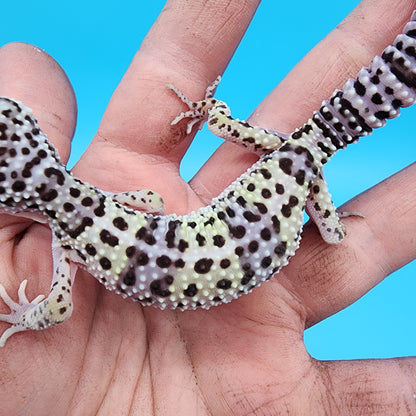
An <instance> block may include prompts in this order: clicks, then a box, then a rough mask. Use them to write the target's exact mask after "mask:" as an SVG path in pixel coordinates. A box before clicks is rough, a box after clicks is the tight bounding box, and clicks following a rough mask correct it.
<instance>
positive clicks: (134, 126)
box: [78, 0, 259, 167]
mask: <svg viewBox="0 0 416 416" xmlns="http://www.w3.org/2000/svg"><path fill="white" fill-rule="evenodd" d="M258 3H259V1H258V0H250V1H248V2H244V3H243V4H242V3H241V2H239V1H237V0H232V1H229V2H227V3H226V4H225V3H222V2H218V1H216V0H210V1H205V0H198V1H194V2H192V3H190V2H188V1H184V0H170V1H168V2H167V3H166V6H165V8H164V9H163V11H162V13H161V14H160V16H159V18H158V19H157V21H156V22H155V24H154V25H153V27H152V29H151V30H150V32H149V33H148V35H147V36H146V38H145V39H144V41H143V43H142V45H141V47H140V50H139V51H138V52H137V54H136V55H135V57H134V58H133V61H132V63H131V65H130V67H129V69H128V71H127V72H126V74H125V75H124V77H123V79H122V81H121V82H120V84H119V86H118V87H117V89H116V91H115V92H114V95H113V97H112V99H111V101H110V103H109V106H108V108H107V111H106V113H105V115H104V117H103V120H102V123H101V125H100V128H99V131H98V134H97V136H96V137H95V138H94V140H93V143H92V144H91V146H90V147H89V148H88V149H87V151H86V153H85V154H84V155H83V157H82V159H81V162H80V164H79V166H78V167H82V166H83V165H85V166H91V163H92V164H94V165H96V164H97V163H98V164H99V165H100V166H105V165H106V164H107V163H108V158H107V156H106V153H105V152H103V151H102V149H103V147H108V146H110V147H117V148H118V149H120V148H121V149H126V150H128V151H129V152H136V153H140V154H142V155H143V154H150V155H153V156H162V157H165V155H168V157H169V159H170V160H173V161H174V162H175V163H176V164H177V165H178V166H179V162H180V160H181V158H182V156H183V154H184V153H185V151H186V149H187V147H188V145H189V143H190V139H191V138H190V137H186V136H185V134H184V132H183V131H180V130H178V129H176V128H175V129H172V128H171V127H170V122H171V121H172V120H173V119H174V117H175V116H176V115H177V114H179V113H180V112H181V111H182V110H183V106H182V104H181V103H180V101H179V100H177V98H176V97H174V96H173V94H172V93H171V92H170V91H169V90H168V89H167V88H166V84H168V83H170V84H174V85H176V86H177V87H179V88H185V86H186V93H187V94H189V96H191V97H196V98H198V97H201V96H203V92H204V91H205V88H206V87H207V85H208V84H209V83H210V82H211V81H212V80H213V79H215V77H216V76H217V75H218V74H219V73H222V72H223V70H224V68H225V67H226V65H227V63H228V61H229V60H230V58H231V56H232V54H233V53H234V51H235V49H236V47H237V45H238V43H239V41H240V39H241V37H242V36H243V34H244V32H245V30H246V28H247V26H248V24H249V22H250V20H251V18H252V16H253V14H254V12H255V10H256V8H257V6H258ZM173 131H175V134H176V136H175V137H172V132H173ZM97 153H100V154H101V155H103V157H102V158H100V160H99V162H97V160H98V159H97Z"/></svg>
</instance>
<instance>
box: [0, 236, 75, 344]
mask: <svg viewBox="0 0 416 416" xmlns="http://www.w3.org/2000/svg"><path fill="white" fill-rule="evenodd" d="M52 256H53V277H52V283H51V289H50V292H49V295H48V297H47V298H46V299H44V296H43V295H39V296H37V297H36V298H35V299H34V300H32V301H31V302H30V301H29V300H28V299H27V297H26V294H25V289H26V284H27V280H24V281H23V282H22V283H21V284H20V287H19V290H18V298H19V299H18V302H15V301H13V300H12V299H11V298H10V296H9V295H8V294H7V291H6V290H5V288H4V287H3V286H2V285H0V298H1V299H3V301H4V302H5V303H6V305H7V306H8V307H9V308H10V311H11V312H10V314H0V321H2V322H7V323H9V324H11V327H10V328H8V329H6V331H4V332H3V334H2V336H1V337H0V347H4V345H5V343H6V341H7V339H8V338H10V337H11V336H12V335H13V334H16V333H17V332H22V331H26V330H28V329H32V330H40V329H45V328H49V327H52V326H55V325H58V324H60V323H62V322H64V321H65V320H66V319H68V318H69V317H70V316H71V314H72V307H73V306H72V282H73V280H74V276H75V272H76V270H77V267H76V266H75V264H74V263H72V262H71V260H70V258H69V256H68V252H67V250H64V249H63V248H62V247H60V246H59V245H58V244H57V240H56V238H55V237H54V240H53V243H52Z"/></svg>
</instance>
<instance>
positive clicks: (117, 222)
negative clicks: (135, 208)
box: [113, 217, 129, 231]
mask: <svg viewBox="0 0 416 416" xmlns="http://www.w3.org/2000/svg"><path fill="white" fill-rule="evenodd" d="M113 224H114V226H115V227H116V228H118V229H119V230H121V231H126V230H127V229H128V228H129V226H128V224H127V222H126V221H125V220H124V218H122V217H116V218H114V220H113Z"/></svg>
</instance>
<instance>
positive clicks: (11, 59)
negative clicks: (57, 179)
mask: <svg viewBox="0 0 416 416" xmlns="http://www.w3.org/2000/svg"><path fill="white" fill-rule="evenodd" d="M0 96H5V97H10V98H13V99H16V100H19V101H21V102H23V103H24V104H25V105H27V106H28V107H30V108H31V109H32V111H33V113H34V115H35V116H36V118H37V119H38V121H39V125H40V127H41V128H42V130H43V131H44V132H45V133H46V134H47V136H48V138H49V139H50V141H51V142H52V143H53V144H54V146H55V147H56V148H57V149H58V152H59V155H60V157H61V158H62V160H64V161H66V160H67V159H68V157H69V153H70V145H71V139H72V136H73V134H74V131H75V126H76V118H77V105H76V98H75V93H74V90H73V89H72V86H71V83H70V81H69V80H68V77H67V76H66V74H65V72H64V70H63V69H62V68H61V66H60V65H59V64H58V63H57V62H56V61H55V60H54V59H53V58H52V57H51V56H50V55H48V54H47V53H46V52H45V51H43V50H41V49H39V48H37V47H36V46H33V45H30V44H27V43H23V42H11V43H8V44H6V45H4V46H3V47H1V48H0Z"/></svg>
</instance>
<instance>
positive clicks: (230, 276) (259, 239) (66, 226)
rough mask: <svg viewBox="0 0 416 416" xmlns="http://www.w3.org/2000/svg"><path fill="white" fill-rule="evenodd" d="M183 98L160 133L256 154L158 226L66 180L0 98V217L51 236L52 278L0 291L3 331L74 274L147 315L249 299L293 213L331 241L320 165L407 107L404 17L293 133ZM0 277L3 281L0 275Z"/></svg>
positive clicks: (39, 321)
mask: <svg viewBox="0 0 416 416" xmlns="http://www.w3.org/2000/svg"><path fill="white" fill-rule="evenodd" d="M218 82H219V78H217V80H216V81H214V83H212V84H211V85H210V86H209V87H208V88H207V91H206V95H205V98H204V100H202V101H196V102H193V101H190V100H189V99H187V98H186V97H185V96H184V95H183V94H182V93H181V92H180V91H179V90H177V89H176V88H174V87H172V86H170V88H171V89H172V90H173V92H174V93H176V94H177V95H178V97H179V98H180V99H181V100H182V101H183V102H184V103H185V104H186V105H187V107H188V108H189V110H188V111H185V112H183V113H181V114H180V115H179V116H178V117H177V118H176V119H175V120H174V121H173V122H172V124H176V123H179V122H180V121H181V120H183V119H190V121H189V122H188V124H187V133H190V131H191V129H192V127H193V126H194V125H195V124H198V123H203V122H205V121H206V122H207V124H208V127H209V129H210V130H211V131H212V132H213V133H214V134H215V135H217V136H219V137H222V138H224V139H226V140H230V141H232V142H234V143H237V144H239V145H241V146H244V147H245V148H246V149H248V150H250V151H252V152H255V153H256V154H258V155H259V160H258V161H257V162H256V163H254V165H253V166H252V167H250V168H249V169H248V170H247V171H246V172H245V173H244V174H242V175H241V176H240V177H239V178H238V179H236V180H235V181H234V182H233V183H232V184H231V185H229V186H228V187H227V188H226V189H225V190H224V191H223V192H222V193H221V194H220V195H219V196H218V197H216V198H214V199H213V200H212V202H211V203H210V205H208V206H206V207H203V208H200V209H199V210H197V211H195V212H191V213H190V214H188V215H183V216H178V215H175V214H170V215H163V202H162V199H161V197H160V196H159V195H158V194H156V193H155V192H152V191H149V190H142V191H135V192H125V193H121V194H110V193H107V192H103V191H101V190H100V189H97V188H96V187H94V186H92V185H90V184H87V183H84V182H82V181H81V180H79V179H77V178H75V177H74V176H73V175H72V174H71V173H70V172H69V171H67V170H66V168H65V166H64V165H63V164H62V163H61V161H60V159H59V156H58V154H57V151H56V150H55V149H54V147H53V146H52V145H51V143H50V142H49V141H48V139H47V138H46V135H45V134H44V133H43V132H42V131H41V129H40V128H39V126H38V123H37V120H36V118H35V116H34V115H33V114H32V112H31V110H30V109H29V108H28V107H26V106H25V105H23V104H22V103H20V102H18V101H15V100H13V99H10V98H0V212H2V213H7V214H15V215H22V216H30V218H34V219H36V220H37V221H40V222H44V223H47V224H48V225H49V226H50V228H51V231H52V257H53V275H52V283H51V288H50V292H49V294H48V296H47V297H46V298H44V296H43V295H39V296H37V297H36V298H35V299H34V300H32V301H29V300H28V299H27V297H26V294H25V288H26V284H27V281H26V280H24V281H23V282H22V283H21V284H20V287H19V290H18V302H15V301H13V300H12V299H11V298H10V297H9V295H8V294H7V292H6V290H5V288H4V287H3V286H1V285H0V297H1V298H2V300H3V301H4V302H5V303H6V304H7V305H8V307H9V308H10V310H11V312H10V314H1V315H0V321H3V322H7V323H9V324H11V326H10V327H9V328H8V329H6V330H5V331H4V333H3V334H2V336H1V338H0V346H4V345H5V342H6V340H7V339H8V338H9V337H10V336H11V335H13V334H15V333H17V332H20V331H24V330H28V329H33V330H39V329H44V328H48V327H51V326H54V325H57V324H59V323H61V322H64V321H65V320H66V319H67V318H69V317H70V315H71V313H72V309H73V302H72V294H71V291H72V284H73V279H74V276H75V272H76V270H77V267H82V268H84V269H86V270H87V271H88V272H89V273H90V274H92V275H93V276H94V277H95V278H96V279H97V280H98V281H99V282H101V283H102V284H104V285H105V287H106V288H107V289H109V290H113V291H115V292H116V293H119V294H121V295H122V296H123V297H128V298H131V299H133V300H134V301H138V302H140V303H141V304H142V305H153V306H156V307H158V308H160V309H165V308H170V309H174V308H178V309H181V310H184V309H195V308H197V307H201V308H205V309H208V308H210V307H211V306H213V305H219V304H222V303H225V302H230V301H231V300H232V299H234V298H237V297H238V296H240V295H242V294H245V293H249V292H251V291H252V290H253V288H255V287H256V286H258V285H260V284H261V283H262V282H264V281H266V280H268V279H270V278H271V277H273V275H274V274H275V273H277V272H278V271H279V270H280V269H281V268H282V267H283V266H285V265H286V264H287V263H288V261H289V259H290V257H291V256H293V255H294V253H295V250H296V249H297V248H298V246H299V240H300V235H301V230H302V221H303V212H304V210H305V209H306V211H307V212H308V214H309V216H310V217H311V219H312V220H313V221H314V222H315V224H316V226H317V227H318V229H319V231H320V233H321V235H322V237H323V239H324V240H325V241H326V242H327V243H329V244H337V243H339V242H341V241H342V239H343V237H344V235H345V228H344V225H343V224H342V223H341V221H340V219H339V218H340V215H339V214H338V213H337V212H336V210H335V207H334V205H333V204H332V202H331V197H330V194H329V192H328V189H327V185H326V182H325V180H324V178H323V176H322V166H323V165H324V164H325V163H326V162H327V161H328V160H329V159H330V157H331V156H332V155H333V154H334V153H335V152H337V150H339V149H343V148H345V147H346V146H347V145H348V144H350V143H354V142H356V141H357V140H358V139H359V138H360V137H362V136H366V135H369V134H370V133H371V132H372V129H374V128H378V127H381V126H383V125H384V124H385V120H386V119H391V118H394V117H397V116H398V115H399V113H400V107H407V106H410V105H412V104H413V103H414V102H415V97H416V95H415V88H416V12H413V15H412V17H411V20H410V22H409V23H407V24H406V26H405V27H404V30H403V32H402V34H400V35H398V36H397V37H396V39H395V40H394V42H393V44H392V45H390V46H388V47H387V48H386V49H385V50H384V51H383V52H382V54H381V55H380V56H377V57H375V58H374V59H373V60H372V62H371V63H370V65H369V66H368V67H367V68H363V69H361V70H360V71H359V73H358V75H357V77H356V78H355V79H349V80H348V81H347V82H346V83H345V84H344V86H343V87H342V89H341V90H336V91H335V92H334V93H333V95H332V96H331V98H330V99H329V100H326V101H323V103H322V106H321V108H320V109H319V110H318V111H315V112H314V113H313V115H312V118H311V119H309V120H308V121H307V122H306V123H305V124H304V125H303V126H302V127H301V128H299V129H297V130H295V131H294V132H293V133H292V134H282V133H279V132H276V131H272V130H267V129H264V128H261V127H253V126H251V125H250V124H248V123H247V122H245V121H240V120H238V119H234V118H232V117H231V115H230V110H229V108H228V107H227V105H226V104H225V103H224V102H222V101H219V100H217V99H215V98H214V91H215V88H216V86H217V84H218ZM5 272H6V271H3V273H5Z"/></svg>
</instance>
